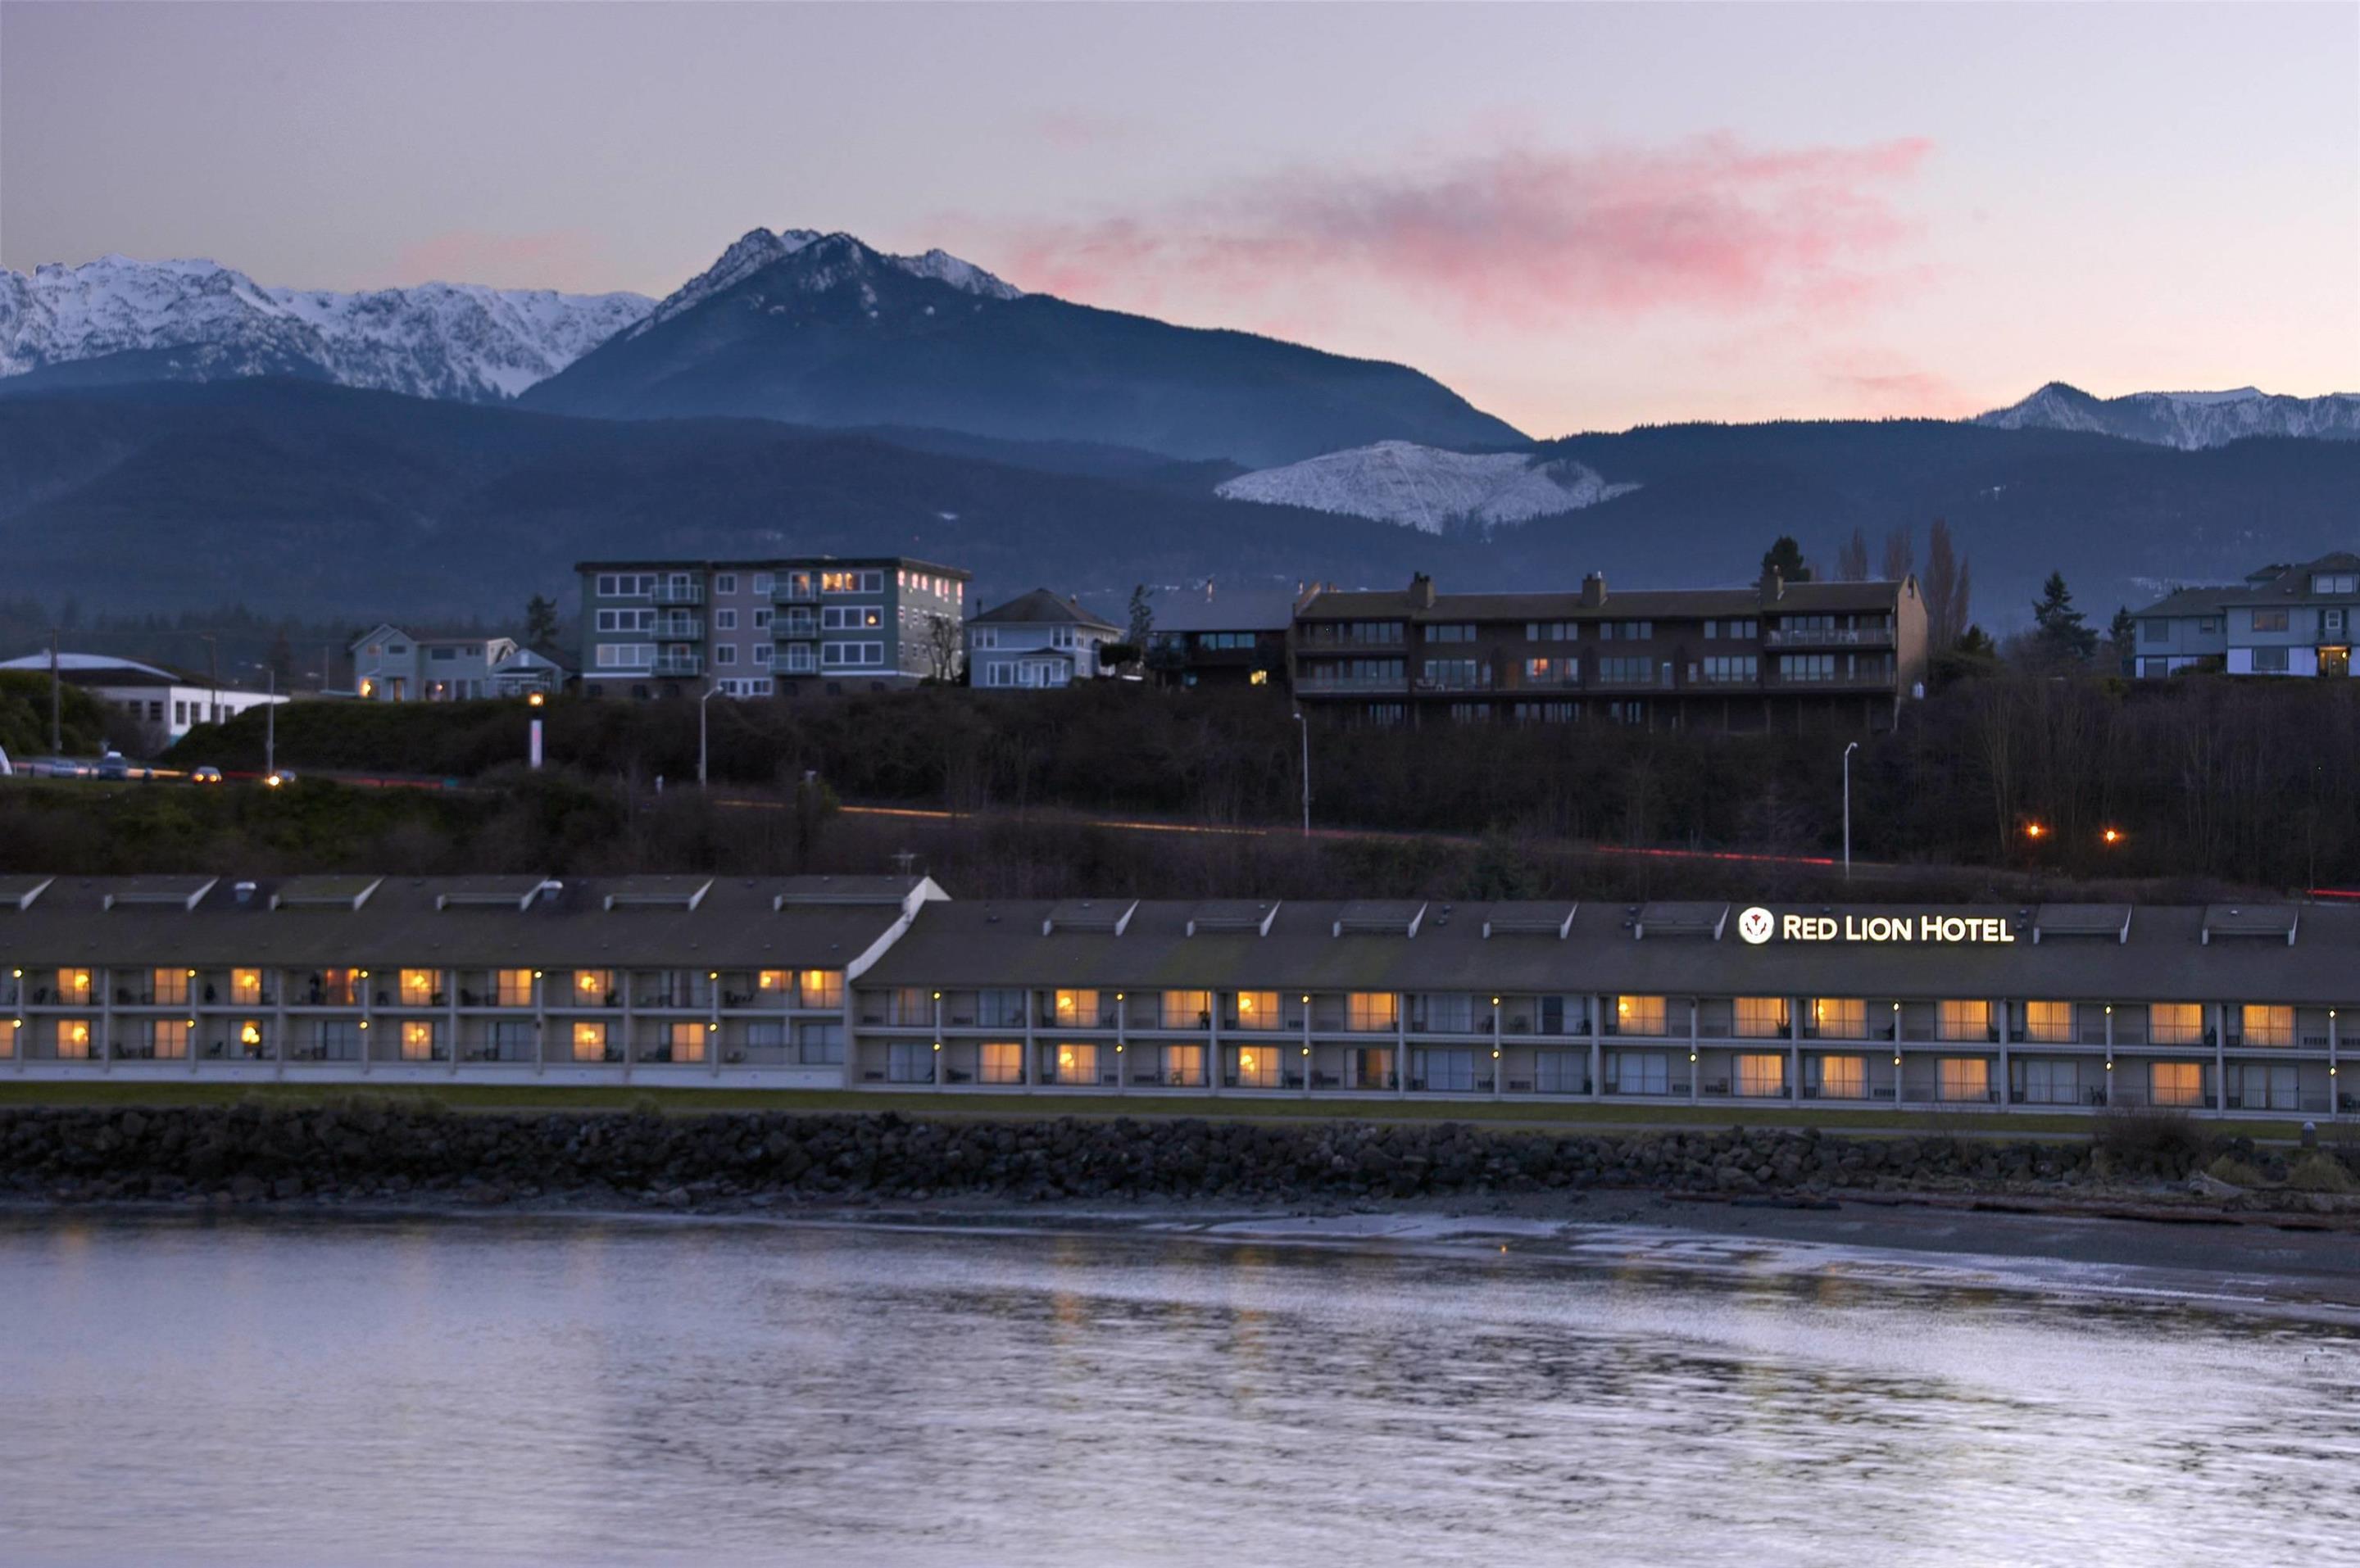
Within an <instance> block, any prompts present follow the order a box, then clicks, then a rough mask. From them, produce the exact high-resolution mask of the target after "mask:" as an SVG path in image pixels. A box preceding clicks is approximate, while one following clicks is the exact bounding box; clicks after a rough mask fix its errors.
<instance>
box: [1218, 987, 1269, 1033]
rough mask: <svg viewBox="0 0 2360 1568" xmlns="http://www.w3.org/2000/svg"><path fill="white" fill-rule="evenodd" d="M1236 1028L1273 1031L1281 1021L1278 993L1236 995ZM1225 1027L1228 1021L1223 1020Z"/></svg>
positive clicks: (1247, 992)
mask: <svg viewBox="0 0 2360 1568" xmlns="http://www.w3.org/2000/svg"><path fill="white" fill-rule="evenodd" d="M1237 1004H1238V1011H1237V1027H1238V1028H1240V1029H1276V1028H1278V1027H1279V1025H1280V1022H1281V1019H1280V1018H1279V1012H1278V993H1277V992H1275V991H1240V992H1239V993H1238V994H1237ZM1222 1022H1223V1023H1224V1024H1225V1025H1226V1024H1227V1023H1228V1022H1229V1020H1228V1019H1226V1018H1224V1019H1223V1020H1222Z"/></svg>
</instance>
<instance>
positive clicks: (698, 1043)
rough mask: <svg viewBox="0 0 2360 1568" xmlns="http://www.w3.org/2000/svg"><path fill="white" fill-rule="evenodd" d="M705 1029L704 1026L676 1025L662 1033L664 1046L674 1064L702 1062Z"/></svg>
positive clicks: (703, 1057) (703, 1058)
mask: <svg viewBox="0 0 2360 1568" xmlns="http://www.w3.org/2000/svg"><path fill="white" fill-rule="evenodd" d="M705 1028H706V1026H705V1025H704V1024H691V1023H676V1024H673V1025H672V1026H671V1027H670V1028H669V1029H666V1030H665V1031H664V1045H665V1046H666V1048H667V1049H669V1050H670V1051H671V1052H672V1061H674V1062H702V1061H704V1060H705Z"/></svg>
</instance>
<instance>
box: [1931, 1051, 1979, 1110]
mask: <svg viewBox="0 0 2360 1568" xmlns="http://www.w3.org/2000/svg"><path fill="white" fill-rule="evenodd" d="M1935 1066H1936V1070H1937V1072H1938V1073H1939V1077H1938V1078H1937V1080H1936V1082H1937V1083H1939V1086H1940V1089H1939V1092H1940V1094H1941V1096H1942V1098H1943V1099H1945V1100H1988V1099H1990V1098H1991V1064H1990V1063H1989V1062H1985V1061H1983V1058H1982V1057H1980V1056H1946V1057H1944V1058H1942V1060H1941V1061H1940V1062H1937V1063H1936V1064H1935Z"/></svg>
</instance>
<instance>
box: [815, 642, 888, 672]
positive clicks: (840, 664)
mask: <svg viewBox="0 0 2360 1568" xmlns="http://www.w3.org/2000/svg"><path fill="white" fill-rule="evenodd" d="M884 662H885V645H884V644H883V643H881V642H832V643H828V644H826V645H825V646H824V647H822V648H820V650H819V664H820V668H821V669H822V670H874V669H878V668H880V667H881V666H882V665H883V664H884Z"/></svg>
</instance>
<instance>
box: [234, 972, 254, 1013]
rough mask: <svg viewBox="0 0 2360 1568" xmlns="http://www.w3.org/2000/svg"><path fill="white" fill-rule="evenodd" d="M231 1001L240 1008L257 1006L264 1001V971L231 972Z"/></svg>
mask: <svg viewBox="0 0 2360 1568" xmlns="http://www.w3.org/2000/svg"><path fill="white" fill-rule="evenodd" d="M229 999H230V1000H231V1001H232V1002H235V1003H236V1004H237V1005H238V1006H240V1007H255V1006H257V1005H258V1004H259V1003H260V1002H261V1000H262V971H261V970H259V969H233V970H231V971H230V972H229Z"/></svg>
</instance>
